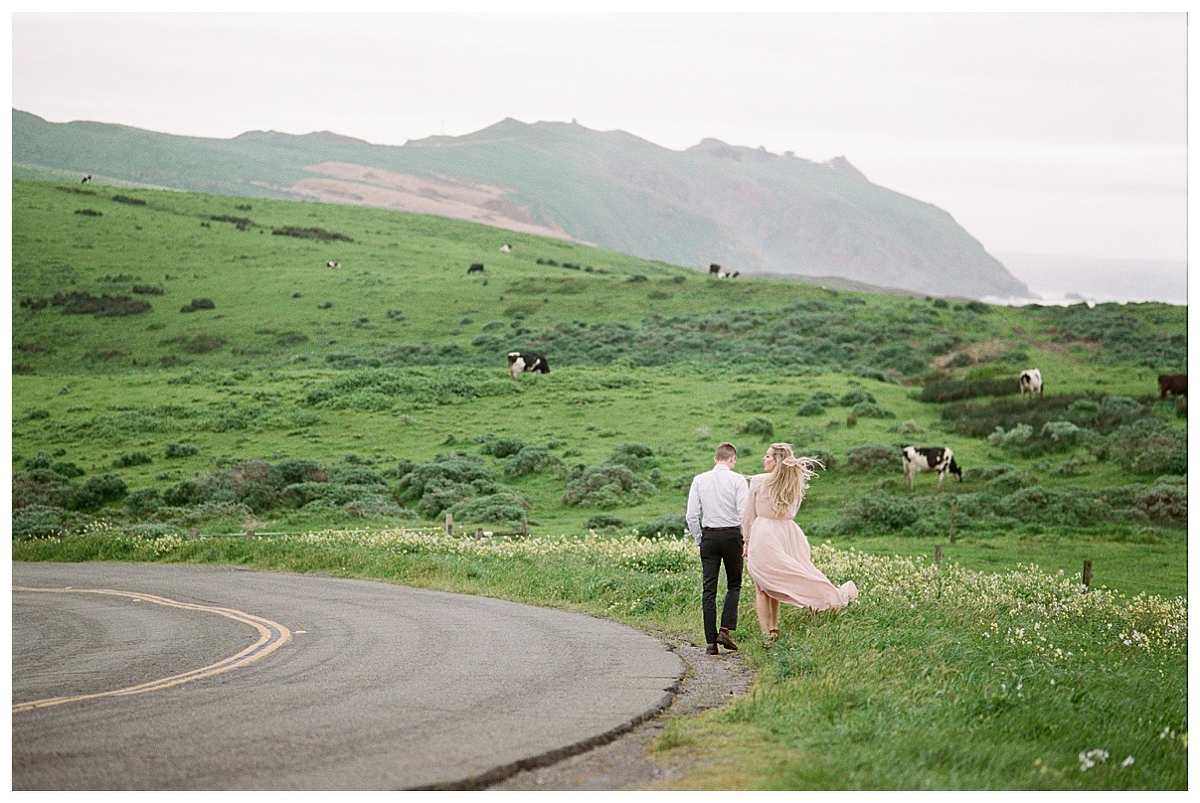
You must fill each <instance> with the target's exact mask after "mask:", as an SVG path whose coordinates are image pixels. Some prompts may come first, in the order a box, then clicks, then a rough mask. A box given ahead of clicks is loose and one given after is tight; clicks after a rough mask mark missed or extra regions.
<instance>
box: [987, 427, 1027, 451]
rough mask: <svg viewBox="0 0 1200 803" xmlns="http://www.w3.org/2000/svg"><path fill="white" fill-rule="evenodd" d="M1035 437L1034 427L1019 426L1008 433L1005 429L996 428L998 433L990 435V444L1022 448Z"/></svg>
mask: <svg viewBox="0 0 1200 803" xmlns="http://www.w3.org/2000/svg"><path fill="white" fill-rule="evenodd" d="M1032 437H1033V427H1031V426H1029V425H1028V424H1017V425H1016V426H1015V427H1013V428H1012V429H1010V430H1009V431H1008V432H1005V431H1004V428H1003V427H996V431H995V432H993V433H992V434H991V435H988V443H990V444H991V445H992V446H1020V445H1022V444H1025V443H1029V440H1030V438H1032Z"/></svg>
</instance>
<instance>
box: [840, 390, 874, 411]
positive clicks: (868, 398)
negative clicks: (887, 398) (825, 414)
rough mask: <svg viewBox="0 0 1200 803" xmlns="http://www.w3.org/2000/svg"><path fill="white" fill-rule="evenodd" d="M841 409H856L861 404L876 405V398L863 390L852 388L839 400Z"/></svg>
mask: <svg viewBox="0 0 1200 803" xmlns="http://www.w3.org/2000/svg"><path fill="white" fill-rule="evenodd" d="M837 403H838V406H839V407H854V406H856V405H859V404H875V403H876V402H875V397H874V396H873V395H871V393H870V392H869V391H866V390H864V389H863V388H850V390H848V391H846V392H845V393H844V394H842V398H840V399H838V402H837Z"/></svg>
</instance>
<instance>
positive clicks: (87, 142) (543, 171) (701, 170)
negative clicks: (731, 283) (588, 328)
mask: <svg viewBox="0 0 1200 803" xmlns="http://www.w3.org/2000/svg"><path fill="white" fill-rule="evenodd" d="M13 165H14V171H15V175H18V176H22V175H28V176H35V175H45V174H46V173H47V172H48V171H49V172H50V173H58V174H59V175H61V174H62V172H63V171H65V172H66V173H77V174H83V173H88V174H92V175H93V176H95V177H96V180H97V181H102V182H109V183H115V184H132V185H140V186H145V187H160V188H170V189H179V190H188V191H195V192H209V193H218V194H226V195H240V196H249V197H264V198H279V199H308V200H319V201H327V202H333V203H341V204H352V205H360V206H373V207H380V208H387V209H398V210H404V211H410V212H419V213H424V214H435V215H440V216H442V217H448V218H456V219H461V220H468V221H472V222H477V223H484V224H487V225H491V226H496V227H499V228H503V229H509V230H512V231H517V232H524V233H528V234H539V235H545V236H551V237H557V238H560V239H564V240H569V241H575V242H581V243H587V244H594V245H597V246H599V247H601V248H604V249H607V250H610V251H617V252H621V253H625V254H629V255H632V256H637V257H641V258H645V259H655V260H662V261H665V262H669V263H673V264H677V265H685V266H689V267H693V268H695V267H703V266H706V265H708V264H709V263H719V264H721V265H723V266H725V267H726V268H727V269H729V270H739V271H741V272H742V273H773V274H782V275H793V276H809V277H814V276H834V277H839V278H841V279H847V280H852V281H856V282H863V283H866V284H870V285H875V286H882V287H894V288H901V289H905V290H909V291H912V292H917V293H922V294H932V295H944V296H963V297H975V298H978V297H983V296H1000V297H1004V296H1026V297H1027V296H1028V295H1029V290H1028V288H1027V287H1026V286H1025V285H1024V284H1023V283H1021V282H1020V281H1018V280H1017V279H1015V278H1014V277H1013V276H1012V275H1011V274H1009V272H1008V271H1007V270H1006V269H1005V268H1004V266H1003V265H1002V264H1001V263H1000V262H998V261H997V260H996V259H994V258H993V257H991V256H990V255H989V254H988V253H987V252H986V251H985V250H984V248H983V246H982V245H981V244H980V243H979V242H978V241H977V240H975V239H974V238H973V237H971V236H970V234H968V233H967V232H966V231H965V230H964V229H963V228H962V227H961V226H959V225H958V224H957V223H956V222H955V221H954V219H953V218H952V217H951V216H950V215H949V214H948V213H946V212H945V211H943V210H941V209H939V208H937V207H935V206H933V205H931V204H927V203H922V202H920V201H917V200H915V199H912V198H908V197H906V196H904V195H901V194H899V193H897V192H893V191H891V190H888V189H886V188H884V187H880V186H878V185H876V184H872V183H871V182H870V181H869V180H868V179H867V178H866V177H865V176H864V175H863V174H862V173H860V172H859V171H858V170H857V169H855V168H854V166H853V165H851V164H850V163H849V162H848V161H847V160H845V159H844V158H837V159H833V160H832V161H830V162H827V163H818V162H811V161H808V160H805V159H801V158H797V157H795V156H793V155H792V154H790V153H788V154H784V155H778V154H773V153H769V152H767V151H766V150H764V149H762V148H759V149H751V148H744V147H734V146H730V145H727V144H725V143H723V142H719V141H717V140H713V139H706V140H704V141H702V142H700V143H699V144H698V145H696V146H694V147H692V148H689V149H687V150H686V151H682V152H679V151H672V150H669V149H667V148H662V147H660V146H657V145H654V144H653V143H650V142H647V141H646V140H643V139H639V138H638V137H635V136H633V135H631V134H628V133H625V132H623V131H607V132H601V131H593V130H590V129H587V128H584V127H583V126H580V125H577V124H574V123H547V122H539V123H533V124H526V123H522V122H519V121H517V120H512V119H506V120H503V121H501V122H499V123H496V124H495V125H493V126H490V127H488V128H485V129H483V130H481V131H477V132H474V133H472V134H467V135H464V136H461V137H446V136H438V137H429V138H426V139H422V140H416V141H410V142H408V143H406V144H405V145H403V146H385V145H374V144H371V143H368V142H364V141H362V140H358V139H353V138H350V137H344V136H340V135H337V134H333V133H330V132H318V133H312V134H305V135H302V136H295V135H290V134H282V133H278V132H273V131H266V132H264V131H252V132H247V133H244V134H241V135H239V136H237V137H234V138H233V139H228V140H222V139H206V138H199V137H183V136H175V135H169V134H162V133H156V132H152V131H144V130H140V129H136V128H131V127H128V126H120V125H110V124H103V123H95V122H82V121H80V122H71V123H50V122H47V121H46V120H43V119H42V118H40V117H37V116H35V115H32V114H28V113H26V112H22V111H18V110H16V109H14V110H13ZM22 171H24V172H22Z"/></svg>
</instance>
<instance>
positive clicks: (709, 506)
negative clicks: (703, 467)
mask: <svg viewBox="0 0 1200 803" xmlns="http://www.w3.org/2000/svg"><path fill="white" fill-rule="evenodd" d="M749 498H750V489H749V488H748V487H747V485H746V478H745V477H743V476H742V475H741V474H738V473H737V472H736V471H733V470H732V469H731V468H730V467H729V466H727V465H726V464H724V463H717V464H716V465H715V466H713V469H712V471H706V472H704V473H703V474H697V475H696V476H695V478H694V479H693V480H692V488H691V490H690V491H688V506H687V516H686V518H687V525H688V530H689V531H690V532H691V534H692V538H694V539H696V545H697V546H699V545H700V536H701V532H700V527H701V518H703V520H704V524H703V526H705V527H740V526H741V525H742V513H743V511H745V509H746V500H747V499H749Z"/></svg>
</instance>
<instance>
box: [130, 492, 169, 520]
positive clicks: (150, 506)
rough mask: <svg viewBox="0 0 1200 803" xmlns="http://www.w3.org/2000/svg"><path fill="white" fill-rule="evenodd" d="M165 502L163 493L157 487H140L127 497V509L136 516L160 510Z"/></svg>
mask: <svg viewBox="0 0 1200 803" xmlns="http://www.w3.org/2000/svg"><path fill="white" fill-rule="evenodd" d="M163 504H164V502H163V498H162V493H161V492H160V491H159V490H158V489H157V488H138V489H137V490H136V491H134V492H133V493H131V494H129V495H128V496H126V497H125V509H126V510H127V511H129V515H131V516H134V517H135V518H139V517H141V516H144V515H146V514H147V513H150V512H152V511H155V510H158V509H159V508H160V507H162V506H163Z"/></svg>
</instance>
